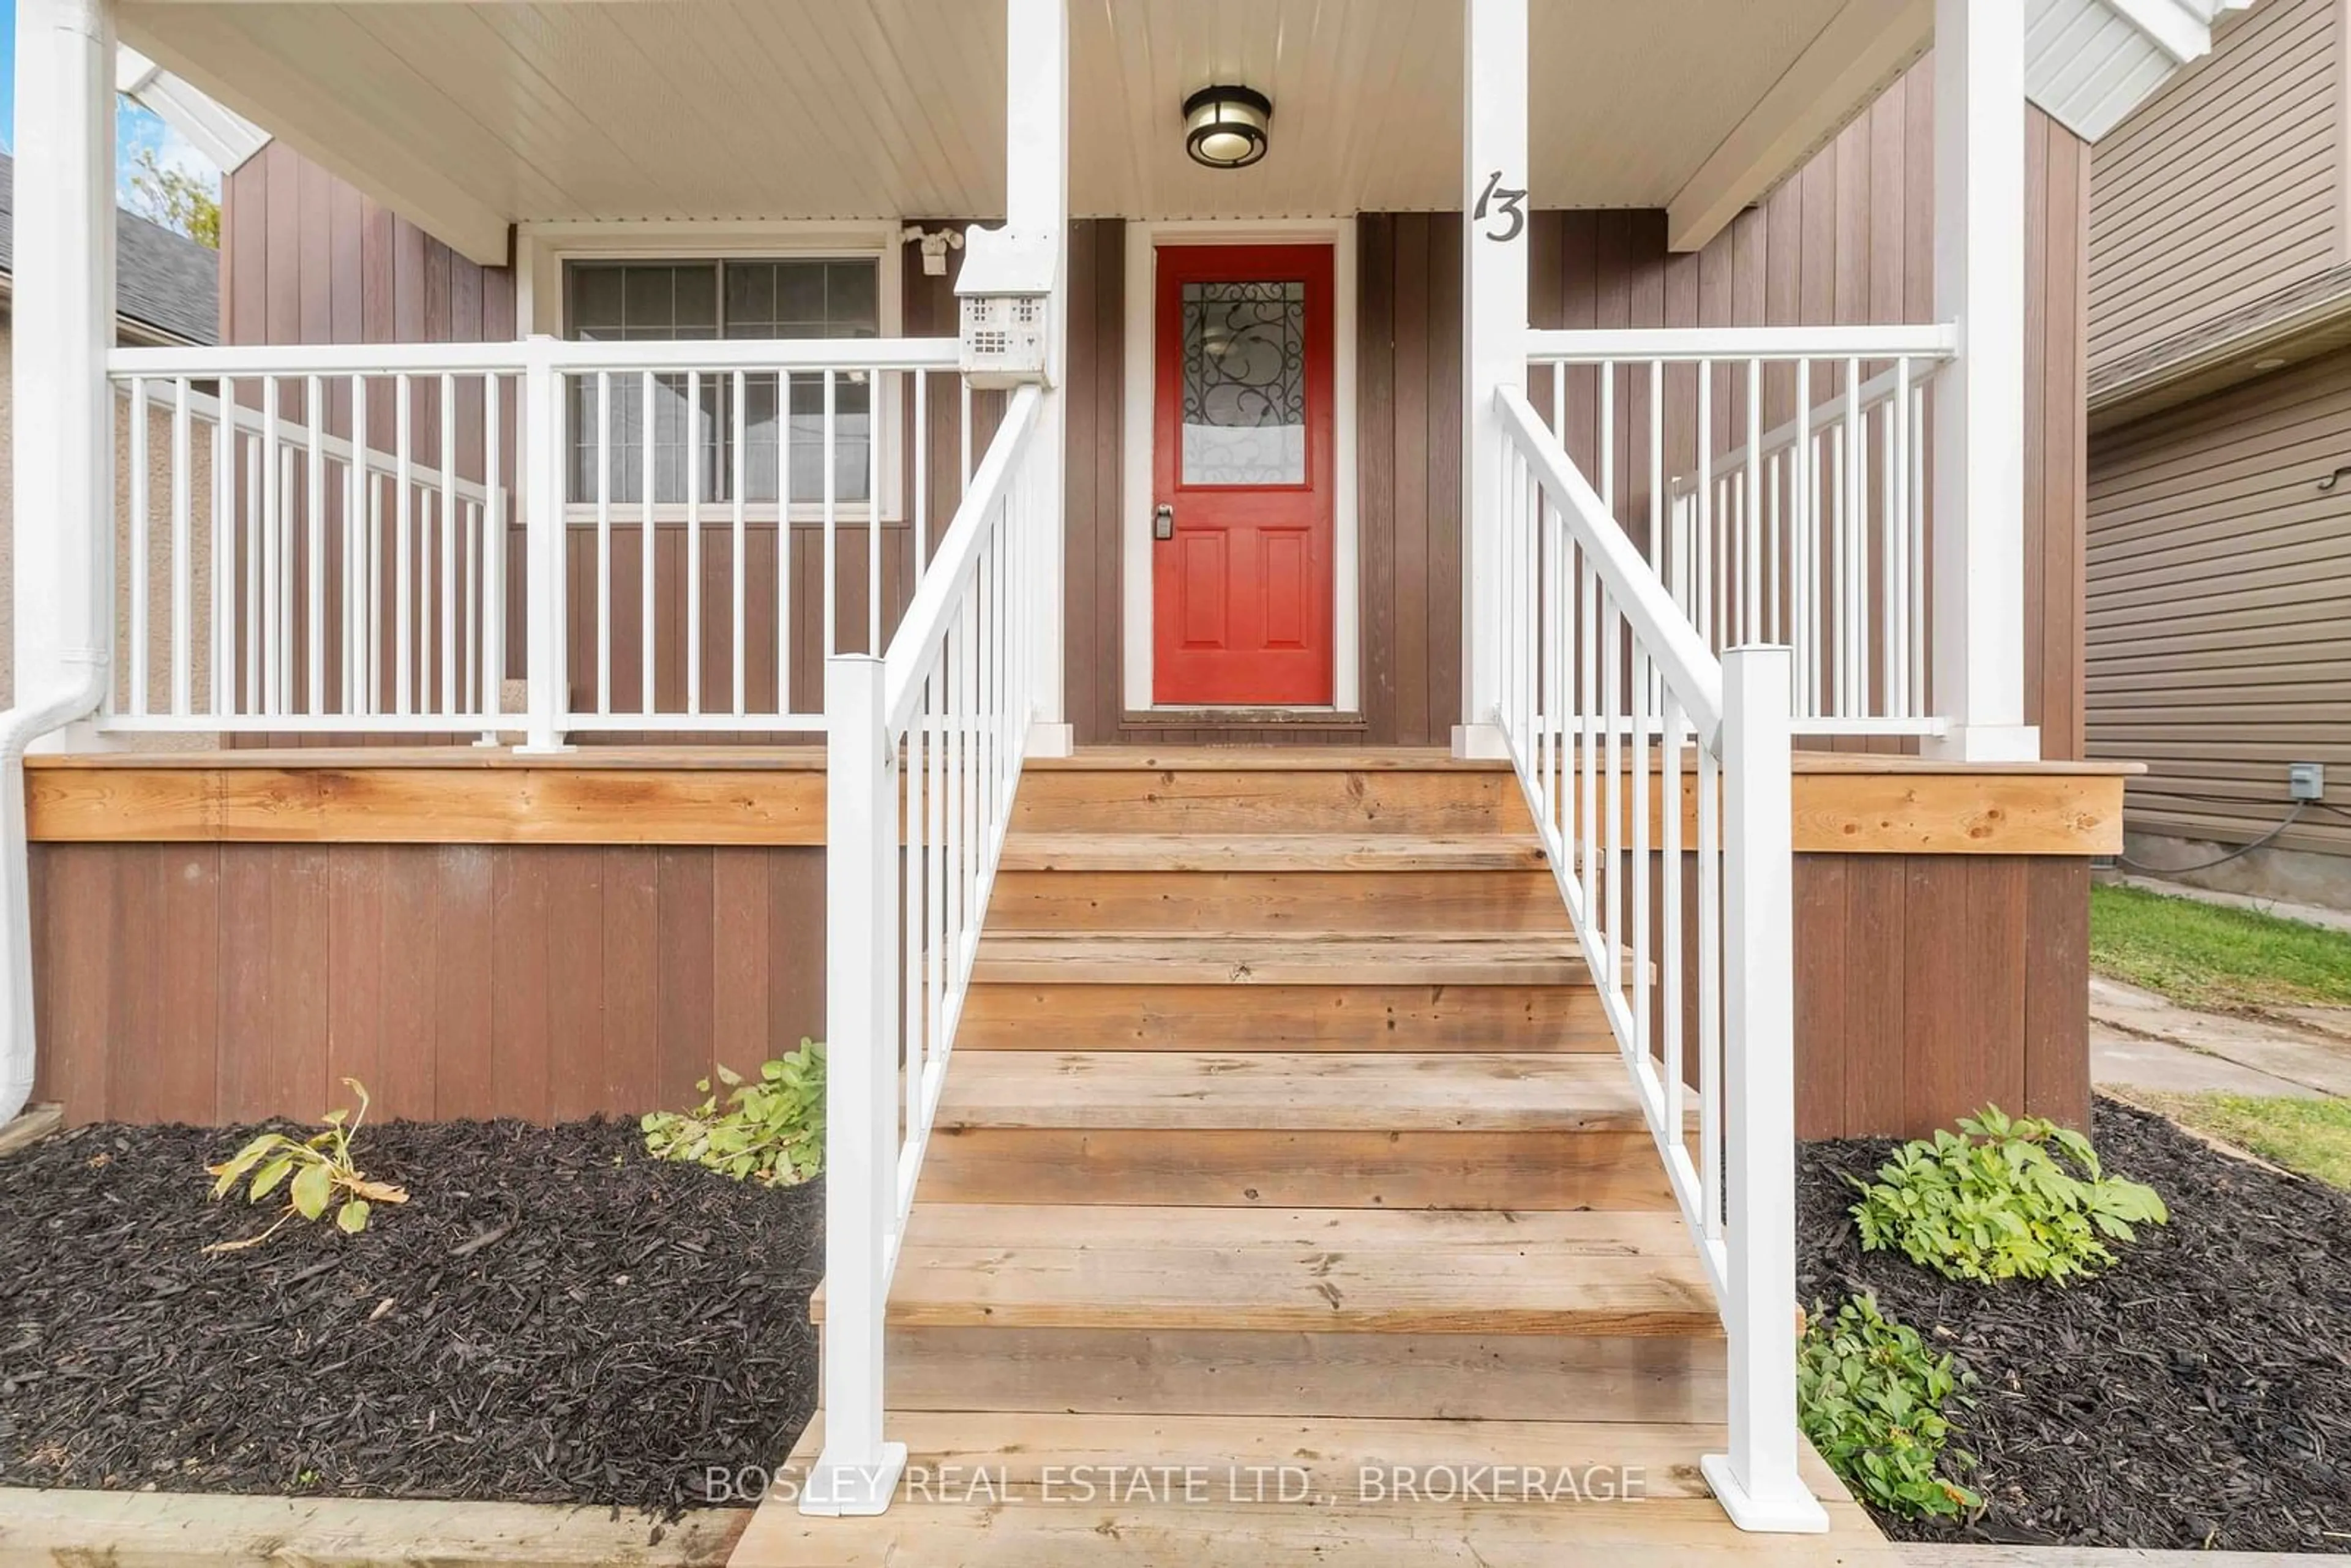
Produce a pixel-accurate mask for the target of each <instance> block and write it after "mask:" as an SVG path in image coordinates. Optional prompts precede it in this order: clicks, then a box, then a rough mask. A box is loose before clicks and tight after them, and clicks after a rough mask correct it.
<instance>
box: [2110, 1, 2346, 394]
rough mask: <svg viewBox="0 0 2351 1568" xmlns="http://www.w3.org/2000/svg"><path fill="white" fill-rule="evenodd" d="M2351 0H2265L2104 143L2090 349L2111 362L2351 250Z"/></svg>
mask: <svg viewBox="0 0 2351 1568" xmlns="http://www.w3.org/2000/svg"><path fill="white" fill-rule="evenodd" d="M2344 10H2345V5H2344V0H2262V4H2261V5H2256V6H2254V7H2253V8H2252V10H2250V11H2248V12H2246V13H2244V14H2242V15H2241V16H2230V17H2226V18H2224V19H2223V21H2222V23H2221V26H2220V29H2219V34H2218V37H2216V38H2215V39H2214V42H2213V47H2212V52H2211V53H2210V54H2209V55H2207V56H2205V57H2203V58H2202V59H2200V60H2198V61H2197V62H2196V63H2194V64H2193V65H2191V66H2189V67H2188V68H2186V69H2185V70H2182V71H2180V72H2179V74H2177V75H2176V76H2174V77H2173V78H2171V80H2170V81H2169V82H2168V84H2166V85H2165V87H2164V89H2163V90H2162V91H2161V92H2159V93H2158V94H2157V95H2156V96H2155V97H2153V98H2151V99H2148V100H2147V102H2146V103H2144V104H2142V105H2140V106H2139V107H2138V109H2137V110H2135V111H2134V112H2133V113H2132V114H2131V116H2130V118H2128V119H2127V120H2124V121H2123V122H2122V124H2121V125H2119V126H2117V127H2116V129H2115V130H2114V131H2112V132H2111V133H2109V134H2108V135H2107V137H2106V138H2105V141H2101V142H2100V143H2099V144H2098V192H2097V194H2096V196H2095V199H2094V200H2093V201H2092V203H2091V204H2090V301H2091V307H2092V309H2093V312H2094V317H2093V319H2092V321H2091V324H2090V329H2089V335H2088V337H2089V346H2090V356H2091V359H2092V360H2093V361H2095V363H2096V364H2097V366H2098V367H2099V368H2100V369H2101V370H2104V369H2105V367H2106V366H2108V365H2110V364H2112V363H2114V362H2115V361H2118V360H2124V359H2127V358H2129V357H2130V356H2132V355H2134V354H2137V353H2139V352H2142V351H2144V350H2148V349H2150V348H2153V347H2154V346H2156V345H2158V344H2160V343H2162V342H2164V341H2165V340H2168V339H2170V338H2174V337H2177V336H2179V334H2180V333H2181V332H2184V331H2188V330H2189V329H2194V328H2198V327H2203V326H2208V325H2210V324H2211V323H2214V322H2216V321H2219V320H2220V319H2223V318H2225V317H2228V316H2230V315H2231V314H2234V313H2236V312H2239V311H2241V310H2244V309H2246V308H2249V307H2254V306H2257V305H2258V304H2259V303H2260V302H2261V301H2262V300H2263V299H2264V298H2267V297H2269V296H2271V295H2273V294H2276V293H2278V292H2279V291H2280V290H2282V289H2285V288H2288V287H2292V286H2294V285H2295V284H2297V283H2302V282H2304V281H2306V280H2308V279H2310V278H2312V277H2315V276H2316V275H2318V274H2321V273H2324V272H2326V271H2328V270H2329V269H2330V268H2335V267H2341V266H2343V265H2344V263H2345V262H2346V259H2351V252H2346V248H2345V246H2346V237H2351V236H2346V235H2345V233H2344V226H2343V225H2344V186H2345V179H2346V170H2345V168H2344V165H2343V147H2344V115H2345V104H2344V101H2343V80H2344V62H2343V59H2342V57H2341V51H2342V48H2343V45H2344V38H2343V29H2344V26H2345V18H2344Z"/></svg>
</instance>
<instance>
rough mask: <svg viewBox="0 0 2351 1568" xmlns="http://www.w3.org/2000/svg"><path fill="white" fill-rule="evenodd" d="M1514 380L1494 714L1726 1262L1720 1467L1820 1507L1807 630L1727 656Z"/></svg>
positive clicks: (1738, 1506)
mask: <svg viewBox="0 0 2351 1568" xmlns="http://www.w3.org/2000/svg"><path fill="white" fill-rule="evenodd" d="M1498 399H1499V415H1500V423H1501V426H1502V432H1503V439H1502V444H1501V448H1500V450H1499V451H1498V452H1489V453H1488V454H1486V455H1485V457H1486V460H1487V461H1489V462H1499V464H1501V465H1502V472H1501V475H1500V478H1501V497H1502V505H1501V509H1500V516H1499V517H1497V518H1495V519H1493V521H1494V524H1495V526H1496V527H1497V528H1498V537H1497V539H1496V543H1497V546H1498V562H1499V574H1498V577H1497V584H1496V588H1495V590H1494V592H1495V601H1494V603H1493V605H1492V607H1491V608H1492V612H1493V613H1494V614H1495V615H1496V617H1497V620H1498V623H1499V624H1498V630H1499V645H1500V650H1501V663H1500V666H1499V687H1498V690H1499V705H1498V709H1497V712H1496V714H1495V716H1494V717H1495V720H1496V723H1497V724H1498V726H1499V728H1500V731H1501V734H1502V737H1503V739H1504V743H1505V745H1506V746H1507V747H1508V748H1509V752H1510V759H1511V762H1512V765H1513V766H1514V768H1516V770H1517V773H1518V776H1519V779H1520V783H1521V784H1522V785H1523V787H1524V789H1525V792H1526V796H1527V800H1528V803H1529V805H1530V807H1531V810H1532V811H1533V814H1534V819H1535V822H1536V827H1537V831H1539V832H1540V834H1541V837H1542V841H1543V844H1544V847H1545V849H1546V851H1547V852H1548V853H1549V857H1550V860H1551V863H1552V870H1553V872H1554V873H1555V874H1556V875H1557V877H1558V881H1559V887H1560V893H1561V895H1562V899H1563V900H1564V902H1565V904H1566V906H1567V912H1568V915H1569V917H1570V919H1571V921H1572V923H1573V926H1574V930H1575V933H1576V936H1577V940H1578V943H1579V945H1580V946H1581V947H1582V949H1583V955H1584V957H1585V959H1586V960H1587V962H1588V963H1589V964H1590V966H1591V968H1592V973H1593V983H1594V985H1595V987H1596V988H1597V989H1598V991H1599V995H1600V1000H1601V1005H1602V1008H1603V1009H1604V1012H1605V1013H1606V1016H1607V1019H1608V1023H1609V1027H1610V1029H1611V1030H1612V1031H1613V1032H1614V1036H1615V1039H1616V1041H1617V1044H1618V1047H1619V1048H1620V1050H1621V1051H1622V1053H1623V1055H1624V1058H1625V1064H1626V1067H1627V1069H1628V1070H1629V1071H1630V1072H1631V1075H1632V1078H1633V1082H1634V1083H1635V1088H1636V1090H1637V1092H1638V1095H1639V1098H1640V1102H1641V1105H1642V1110H1643V1113H1644V1115H1645V1116H1646V1120H1647V1123H1648V1125H1649V1129H1650V1132H1651V1134H1653V1135H1654V1137H1655V1139H1656V1145H1657V1148H1658V1152H1659V1154H1660V1155H1662V1157H1663V1159H1664V1161H1665V1166H1666V1170H1667V1176H1668V1177H1669V1179H1670V1182H1671V1184H1672V1187H1673V1192H1674V1197H1675V1199H1676V1201H1677V1203H1678V1204H1679V1206H1680V1207H1681V1211H1682V1216H1683V1218H1685V1220H1687V1223H1688V1225H1689V1228H1690V1230H1691V1232H1692V1235H1693V1237H1694V1239H1696V1242H1697V1245H1698V1252H1699V1255H1700V1257H1701V1258H1702V1259H1703V1260H1704V1261H1705V1267H1706V1270H1707V1273H1708V1277H1709V1279H1710V1280H1711V1281H1712V1283H1713V1285H1714V1291H1715V1297H1716V1301H1717V1302H1718V1304H1719V1309H1720V1312H1721V1314H1722V1321H1723V1326H1724V1329H1725V1332H1726V1334H1727V1337H1728V1340H1729V1413H1728V1414H1729V1453H1728V1454H1727V1455H1724V1456H1716V1457H1710V1458H1708V1460H1707V1461H1706V1466H1707V1473H1708V1479H1709V1481H1710V1482H1711V1483H1712V1485H1713V1487H1714V1489H1715V1491H1716V1493H1717V1494H1718V1495H1719V1497H1721V1498H1722V1500H1723V1501H1724V1503H1725V1505H1726V1507H1727V1508H1729V1511H1730V1512H1731V1514H1732V1516H1733V1518H1734V1519H1736V1520H1738V1521H1739V1522H1740V1524H1742V1525H1746V1526H1748V1527H1750V1528H1759V1529H1777V1530H1813V1529H1825V1528H1826V1525H1827V1520H1826V1516H1825V1515H1824V1514H1823V1512H1822V1511H1821V1508H1820V1505H1819V1503H1818V1502H1817V1501H1815V1500H1813V1496H1812V1494H1811V1492H1810V1491H1809V1490H1806V1488H1805V1487H1804V1485H1803V1482H1802V1480H1801V1479H1799V1477H1798V1475H1797V1472H1796V1458H1797V1453H1798V1450H1799V1438H1798V1435H1797V1427H1796V1393H1795V1354H1796V1343H1795V1331H1794V1324H1793V1321H1792V1320H1793V1314H1794V1311H1795V1222H1796V1216H1795V1088H1794V1078H1795V1055H1794V1028H1795V1003H1794V959H1793V949H1792V939H1791V936H1790V931H1789V928H1790V924H1791V921H1792V915H1793V894H1792V853H1791V849H1792V831H1791V822H1790V803H1791V797H1790V780H1789V768H1790V761H1791V735H1792V718H1791V713H1790V664H1791V660H1790V655H1789V653H1788V651H1787V650H1786V649H1784V648H1765V647H1756V646H1744V647H1739V648H1734V649H1731V650H1729V651H1728V652H1726V653H1723V654H1722V655H1721V656H1720V657H1719V658H1718V657H1717V655H1716V653H1714V651H1713V650H1712V649H1710V648H1709V647H1708V645H1707V642H1706V639H1705V638H1704V637H1703V636H1702V635H1701V634H1700V632H1699V631H1698V627H1697V626H1696V625H1694V624H1693V623H1692V622H1691V621H1690V619H1689V618H1688V616H1687V614H1686V613H1685V612H1683V610H1682V609H1681V608H1680V606H1678V605H1677V603H1676V602H1675V601H1674V600H1673V598H1672V597H1671V595H1669V594H1668V593H1667V590H1666V588H1665V585H1664V583H1663V582H1662V581H1661V580H1659V578H1658V577H1657V575H1656V571H1655V570H1654V567H1653V565H1652V563H1651V562H1650V561H1648V560H1646V559H1644V557H1643V554H1642V552H1641V550H1640V549H1639V548H1638V547H1637V546H1636V545H1635V542H1634V540H1633V539H1632V538H1631V537H1630V536H1629V535H1628V534H1627V533H1626V532H1625V529H1624V528H1622V527H1621V526H1620V525H1619V524H1618V522H1617V521H1616V519H1615V517H1614V516H1613V515H1612V513H1611V512H1610V511H1609V509H1608V507H1607V506H1606V504H1605V503H1604V500H1603V498H1602V497H1601V495H1600V494H1599V493H1597V492H1595V491H1594V490H1593V486H1591V484H1590V483H1589V482H1587V481H1586V480H1585V478H1584V476H1583V473H1582V472H1581V471H1580V470H1579V469H1578V468H1577V466H1576V465H1575V464H1574V462H1573V460H1572V459H1571V458H1570V457H1569V456H1568V455H1567V452H1566V450H1565V449H1564V448H1563V447H1562V444H1560V442H1559V440H1558V438H1557V437H1556V436H1555V435H1554V434H1553V433H1552V429H1551V428H1549V427H1548V426H1547V425H1546V424H1545V423H1544V421H1543V419H1542V416H1541V414H1539V413H1536V411H1535V409H1534V407H1533V406H1532V405H1531V403H1530V402H1528V401H1527V400H1526V398H1525V397H1523V396H1521V395H1520V393H1518V392H1515V391H1512V390H1510V389H1507V388H1506V389H1503V390H1502V391H1501V392H1499V394H1498ZM1685 810H1689V811H1691V812H1692V813H1693V815H1694V821H1686V820H1685ZM1693 1077H1694V1078H1695V1103H1693V1090H1692V1086H1691V1080H1692V1079H1693ZM1693 1109H1694V1110H1695V1111H1696V1113H1697V1128H1696V1132H1697V1134H1698V1137H1697V1146H1696V1150H1695V1152H1693V1150H1692V1147H1691V1145H1690V1140H1689V1133H1690V1131H1691V1129H1690V1127H1689V1124H1688V1123H1689V1115H1688V1113H1689V1112H1690V1111H1691V1110H1693Z"/></svg>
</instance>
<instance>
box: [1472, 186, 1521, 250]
mask: <svg viewBox="0 0 2351 1568" xmlns="http://www.w3.org/2000/svg"><path fill="white" fill-rule="evenodd" d="M1526 199H1527V193H1525V192H1524V191H1506V190H1504V189H1503V188H1502V172H1501V171H1500V170H1499V169H1497V170H1495V171H1494V172H1492V173H1490V174H1489V175H1487V176H1486V189H1485V190H1484V191H1483V192H1482V193H1479V197H1478V210H1477V211H1476V212H1474V213H1471V214H1469V217H1470V221H1471V222H1473V223H1483V222H1485V220H1486V217H1487V214H1489V213H1494V209H1496V208H1498V207H1499V209H1501V210H1500V211H1499V213H1494V216H1495V217H1496V218H1497V220H1498V221H1500V222H1502V223H1503V225H1504V226H1503V227H1502V228H1500V229H1499V230H1495V229H1488V230H1487V231H1486V237H1487V238H1488V239H1490V240H1499V241H1501V242H1502V243H1503V244H1505V245H1507V244H1509V243H1510V241H1511V240H1514V239H1516V238H1518V237H1519V235H1520V232H1521V231H1523V230H1524V229H1525V228H1526V226H1527V214H1526V209H1525V208H1523V207H1521V206H1520V203H1521V202H1524V201H1525V200H1526Z"/></svg>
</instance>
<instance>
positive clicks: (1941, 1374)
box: [1796, 1294, 1983, 1518]
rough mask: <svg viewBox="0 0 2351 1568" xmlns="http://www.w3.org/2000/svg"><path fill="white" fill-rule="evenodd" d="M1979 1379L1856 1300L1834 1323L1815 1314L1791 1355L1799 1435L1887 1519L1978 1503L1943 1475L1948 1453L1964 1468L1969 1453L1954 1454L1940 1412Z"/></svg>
mask: <svg viewBox="0 0 2351 1568" xmlns="http://www.w3.org/2000/svg"><path fill="white" fill-rule="evenodd" d="M1974 1381H1975V1378H1974V1375H1972V1374H1970V1373H1969V1372H1968V1371H1967V1370H1965V1369H1964V1368H1963V1367H1961V1366H1959V1364H1957V1363H1956V1362H1955V1361H1953V1359H1952V1358H1951V1357H1950V1356H1949V1354H1943V1355H1938V1354H1935V1353H1934V1352H1932V1351H1930V1350H1929V1349H1928V1347H1927V1343H1926V1342H1925V1341H1924V1340H1922V1339H1920V1338H1919V1337H1918V1331H1917V1330H1916V1329H1914V1328H1911V1327H1910V1326H1909V1325H1907V1323H1900V1322H1893V1321H1891V1320H1889V1319H1887V1318H1886V1317H1883V1316H1881V1315H1880V1314H1879V1312H1878V1310H1877V1299H1876V1297H1875V1296H1871V1295H1866V1294H1865V1295H1861V1296H1858V1297H1855V1299H1853V1300H1852V1301H1847V1302H1845V1303H1844V1305H1843V1306H1842V1307H1840V1308H1838V1309H1837V1312H1836V1315H1835V1316H1834V1317H1833V1318H1832V1317H1830V1316H1828V1315H1827V1314H1826V1312H1825V1311H1824V1310H1823V1309H1822V1308H1819V1307H1815V1308H1814V1309H1813V1316H1812V1321H1811V1322H1809V1323H1808V1324H1806V1326H1805V1329H1804V1334H1803V1338H1802V1341H1801V1342H1800V1343H1799V1344H1798V1347H1797V1354H1796V1406H1797V1413H1798V1419H1799V1420H1800V1421H1801V1422H1802V1426H1803V1428H1804V1436H1805V1437H1809V1438H1811V1439H1812V1442H1813V1447H1814V1448H1818V1449H1819V1450H1820V1453H1821V1458H1824V1459H1826V1460H1827V1461H1828V1462H1829V1468H1830V1469H1834V1470H1835V1471H1836V1473H1837V1474H1838V1475H1840V1476H1842V1477H1844V1481H1845V1484H1846V1485H1847V1486H1850V1487H1853V1488H1854V1489H1855V1490H1857V1491H1859V1492H1860V1493H1861V1494H1862V1496H1863V1497H1864V1498H1865V1500H1868V1501H1870V1502H1872V1503H1875V1504H1876V1505H1877V1506H1878V1507H1879V1508H1882V1509H1884V1510H1886V1511H1887V1512H1889V1513H1898V1514H1906V1515H1909V1516H1912V1517H1921V1516H1939V1517H1943V1518H1950V1517H1954V1516H1956V1515H1959V1514H1961V1513H1965V1512H1966V1511H1969V1510H1970V1509H1975V1508H1980V1507H1981V1506H1982V1504H1983V1500H1982V1499H1980V1498H1979V1497H1978V1496H1977V1495H1976V1494H1975V1493H1974V1492H1971V1491H1970V1490H1968V1489H1967V1488H1965V1487H1963V1486H1961V1485H1959V1483H1958V1482H1957V1481H1954V1480H1950V1479H1947V1478H1946V1477H1945V1476H1943V1475H1942V1473H1941V1466H1942V1461H1943V1459H1944V1458H1946V1456H1948V1457H1949V1458H1950V1459H1951V1461H1952V1462H1953V1464H1955V1465H1957V1466H1959V1467H1960V1468H1962V1469H1970V1468H1972V1467H1973V1466H1974V1464H1975V1462H1976V1461H1975V1456H1974V1455H1972V1454H1970V1453H1968V1452H1966V1451H1965V1450H1964V1449H1960V1448H1950V1447H1949V1442H1950V1436H1951V1426H1950V1422H1949V1420H1948V1419H1946V1418H1945V1416H1944V1414H1943V1411H1944V1407H1945V1406H1946V1405H1947V1404H1948V1403H1949V1401H1950V1400H1952V1399H1953V1398H1957V1399H1958V1400H1959V1402H1960V1403H1962V1404H1967V1403H1970V1400H1969V1399H1968V1396H1966V1395H1965V1394H1964V1393H1962V1392H1961V1390H1962V1389H1964V1388H1966V1387H1967V1386H1968V1385H1970V1384H1972V1383H1973V1382H1974Z"/></svg>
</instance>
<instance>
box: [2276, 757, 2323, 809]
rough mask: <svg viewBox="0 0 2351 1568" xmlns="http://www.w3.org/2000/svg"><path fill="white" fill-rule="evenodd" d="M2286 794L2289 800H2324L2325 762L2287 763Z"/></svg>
mask: <svg viewBox="0 0 2351 1568" xmlns="http://www.w3.org/2000/svg"><path fill="white" fill-rule="evenodd" d="M2285 794H2286V799H2287V800H2324V799H2325V795H2326V765H2325V763H2323V762H2289V763H2287V764H2286V768H2285Z"/></svg>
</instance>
